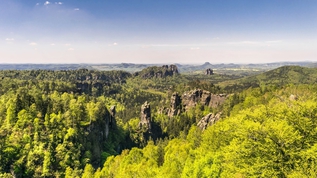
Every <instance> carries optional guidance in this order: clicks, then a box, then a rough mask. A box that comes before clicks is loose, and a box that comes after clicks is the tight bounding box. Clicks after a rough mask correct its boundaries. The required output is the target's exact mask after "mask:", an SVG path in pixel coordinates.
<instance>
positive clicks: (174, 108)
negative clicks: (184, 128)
mask: <svg viewBox="0 0 317 178" xmlns="http://www.w3.org/2000/svg"><path fill="white" fill-rule="evenodd" d="M181 110H182V99H181V96H180V95H179V94H178V93H177V92H176V93H173V95H172V97H171V104H170V109H169V111H168V116H169V117H173V116H177V115H179V114H180V113H181Z"/></svg>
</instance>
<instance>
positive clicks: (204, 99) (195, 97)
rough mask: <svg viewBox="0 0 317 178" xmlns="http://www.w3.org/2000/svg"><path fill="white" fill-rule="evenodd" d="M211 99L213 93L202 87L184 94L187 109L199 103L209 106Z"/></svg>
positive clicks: (183, 99)
mask: <svg viewBox="0 0 317 178" xmlns="http://www.w3.org/2000/svg"><path fill="white" fill-rule="evenodd" d="M210 99H211V93H210V92H209V91H205V90H201V89H196V90H192V91H189V92H185V93H184V94H183V96H182V101H183V105H184V107H185V109H186V110H188V109H189V108H191V107H195V106H196V105H197V104H198V103H200V104H201V105H206V106H208V105H209V102H210Z"/></svg>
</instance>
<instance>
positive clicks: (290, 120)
mask: <svg viewBox="0 0 317 178" xmlns="http://www.w3.org/2000/svg"><path fill="white" fill-rule="evenodd" d="M307 91H309V92H310V94H311V95H308V94H307V93H306V92H307ZM258 92H259V91H256V90H253V93H252V92H251V93H249V94H246V96H245V99H244V101H243V102H241V103H240V104H238V105H237V106H236V108H240V109H241V110H239V111H238V110H235V109H234V112H232V114H231V116H230V117H227V118H224V119H222V120H221V121H219V122H217V123H216V124H215V125H213V126H211V127H209V128H208V129H207V130H205V131H204V132H203V133H201V131H199V130H197V128H196V126H192V128H191V129H190V131H189V133H188V135H187V137H178V138H175V139H172V140H171V141H169V142H168V144H165V145H164V146H163V147H162V145H160V143H159V144H156V145H154V144H153V143H152V142H150V143H149V144H148V145H147V146H146V147H145V148H143V149H139V148H133V149H132V150H130V151H124V152H123V153H122V154H121V155H118V156H116V157H113V156H112V157H109V158H108V159H107V161H106V162H105V164H104V167H103V168H102V169H101V171H100V172H101V174H100V175H101V177H102V176H105V177H197V178H201V177H316V175H317V156H316V155H317V102H316V98H315V97H313V96H314V95H313V94H314V90H307V89H306V87H297V86H296V87H295V86H290V87H287V88H284V89H281V90H277V91H271V92H270V93H265V94H263V95H261V94H260V93H258ZM291 93H295V94H297V95H298V96H299V97H298V100H297V101H294V100H290V99H289V95H290V94H291ZM254 95H258V96H254ZM307 96H312V97H307ZM253 98H254V99H255V100H253ZM250 102H251V103H252V104H251V103H250ZM160 157H163V160H161V162H160V159H158V158H160Z"/></svg>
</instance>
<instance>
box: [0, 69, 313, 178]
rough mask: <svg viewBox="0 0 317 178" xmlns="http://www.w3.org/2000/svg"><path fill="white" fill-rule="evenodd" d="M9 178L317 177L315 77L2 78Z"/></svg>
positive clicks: (61, 73)
mask: <svg viewBox="0 0 317 178" xmlns="http://www.w3.org/2000/svg"><path fill="white" fill-rule="evenodd" d="M0 105H1V107H0V177H6V178H10V177H67V178H68V177H69V178H75V177H87V178H91V177H95V178H102V177H117V178H122V177H127V178H128V177H135V178H139V177H164V178H169V177H170V178H172V177H175V178H178V177H197V178H201V177H316V176H317V157H316V155H317V69H316V68H306V67H299V66H284V67H280V68H277V69H274V70H271V71H268V72H264V73H262V74H257V75H252V76H246V77H245V76H234V75H226V74H219V73H213V74H212V75H204V74H199V75H189V74H186V75H185V74H182V73H179V72H178V70H177V66H176V65H170V66H167V65H166V66H165V65H164V66H162V67H156V66H151V67H148V68H145V69H143V70H142V71H139V72H134V73H129V72H125V71H101V70H88V69H76V70H1V71H0Z"/></svg>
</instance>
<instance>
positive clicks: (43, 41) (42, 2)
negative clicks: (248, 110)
mask: <svg viewBox="0 0 317 178" xmlns="http://www.w3.org/2000/svg"><path fill="white" fill-rule="evenodd" d="M282 61H293V62H295V61H296V62H298V61H317V1H316V0H61V1H46V0H0V63H184V64H185V63H204V62H210V63H268V62H282Z"/></svg>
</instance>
